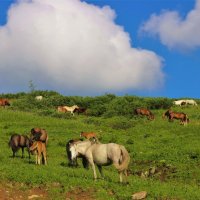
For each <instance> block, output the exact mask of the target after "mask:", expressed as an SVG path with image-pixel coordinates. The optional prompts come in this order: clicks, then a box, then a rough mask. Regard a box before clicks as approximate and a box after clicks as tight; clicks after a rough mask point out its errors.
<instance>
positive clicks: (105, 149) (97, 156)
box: [69, 140, 130, 182]
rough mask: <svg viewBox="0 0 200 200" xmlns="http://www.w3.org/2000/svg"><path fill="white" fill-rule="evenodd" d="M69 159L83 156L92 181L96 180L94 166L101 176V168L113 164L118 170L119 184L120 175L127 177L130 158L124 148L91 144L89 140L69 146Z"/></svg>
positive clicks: (109, 144)
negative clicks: (92, 175) (92, 176)
mask: <svg viewBox="0 0 200 200" xmlns="http://www.w3.org/2000/svg"><path fill="white" fill-rule="evenodd" d="M69 150H70V152H71V158H72V160H73V159H76V157H77V156H78V155H80V154H81V155H82V156H85V157H86V159H87V160H88V162H89V163H90V165H91V166H92V169H93V173H94V179H95V180H96V179H97V174H96V169H95V164H96V165H97V167H98V169H99V172H100V174H101V176H103V173H102V166H103V165H111V164H113V165H114V166H115V168H116V169H117V170H118V173H119V177H120V182H122V181H123V180H122V175H123V174H124V175H125V176H126V177H127V169H128V165H129V162H130V156H129V154H128V151H127V150H126V148H125V147H124V146H122V145H119V144H115V143H108V144H101V143H99V142H98V143H96V142H92V141H90V140H85V141H77V142H74V143H72V144H70V148H69Z"/></svg>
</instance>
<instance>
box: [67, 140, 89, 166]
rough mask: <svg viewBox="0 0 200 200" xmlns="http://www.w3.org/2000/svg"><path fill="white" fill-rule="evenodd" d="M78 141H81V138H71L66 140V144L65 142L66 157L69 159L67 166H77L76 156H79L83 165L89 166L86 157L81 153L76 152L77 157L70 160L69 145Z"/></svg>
mask: <svg viewBox="0 0 200 200" xmlns="http://www.w3.org/2000/svg"><path fill="white" fill-rule="evenodd" d="M78 141H82V140H79V139H72V140H69V141H68V142H67V144H66V152H67V158H68V161H69V163H68V166H72V167H77V166H78V161H77V158H81V159H82V164H83V167H84V168H86V169H88V168H89V163H88V161H87V159H86V158H85V156H82V155H81V154H78V155H77V158H75V159H73V160H72V155H71V151H70V145H72V144H73V143H75V142H78Z"/></svg>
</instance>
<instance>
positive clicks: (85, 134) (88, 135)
mask: <svg viewBox="0 0 200 200" xmlns="http://www.w3.org/2000/svg"><path fill="white" fill-rule="evenodd" d="M80 137H84V138H86V139H90V138H96V137H97V135H96V133H94V132H81V134H80Z"/></svg>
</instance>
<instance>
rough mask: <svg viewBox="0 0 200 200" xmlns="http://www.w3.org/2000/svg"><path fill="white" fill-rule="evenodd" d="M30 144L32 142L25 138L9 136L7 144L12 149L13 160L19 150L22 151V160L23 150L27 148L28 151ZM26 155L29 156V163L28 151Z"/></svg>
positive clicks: (17, 135) (14, 135) (16, 135)
mask: <svg viewBox="0 0 200 200" xmlns="http://www.w3.org/2000/svg"><path fill="white" fill-rule="evenodd" d="M31 144H32V141H31V140H30V139H29V138H28V137H27V136H24V135H19V134H13V135H11V137H10V140H9V142H8V145H9V147H11V148H12V152H13V158H14V157H15V153H16V152H17V151H18V150H19V149H20V148H21V149H22V158H24V148H25V147H27V148H28V149H29V147H30V145H31ZM28 154H29V162H30V152H29V150H28Z"/></svg>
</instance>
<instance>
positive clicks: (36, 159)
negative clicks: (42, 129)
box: [35, 152, 38, 165]
mask: <svg viewBox="0 0 200 200" xmlns="http://www.w3.org/2000/svg"><path fill="white" fill-rule="evenodd" d="M35 164H36V165H37V164H38V152H36V154H35Z"/></svg>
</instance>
